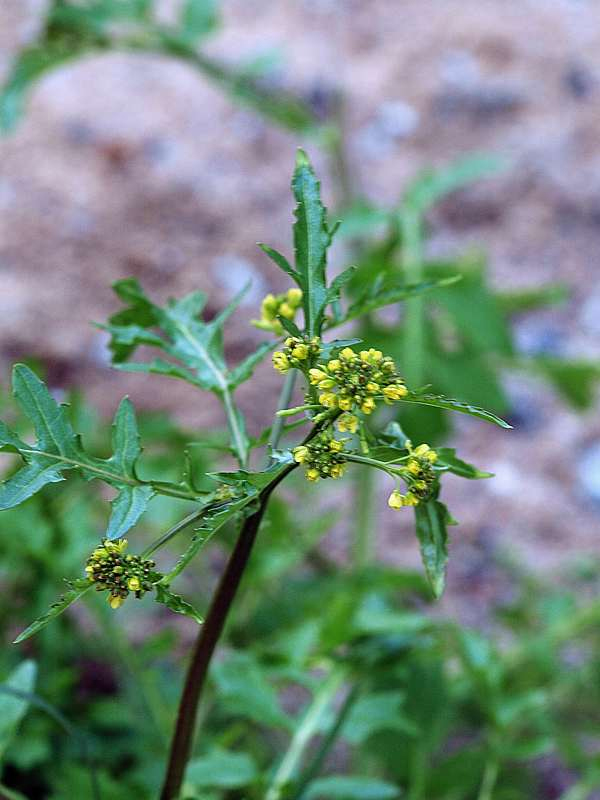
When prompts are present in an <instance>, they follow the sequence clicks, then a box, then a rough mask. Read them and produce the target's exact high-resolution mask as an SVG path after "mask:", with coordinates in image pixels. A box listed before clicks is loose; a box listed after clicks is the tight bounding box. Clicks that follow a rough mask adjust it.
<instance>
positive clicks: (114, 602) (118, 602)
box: [108, 594, 123, 609]
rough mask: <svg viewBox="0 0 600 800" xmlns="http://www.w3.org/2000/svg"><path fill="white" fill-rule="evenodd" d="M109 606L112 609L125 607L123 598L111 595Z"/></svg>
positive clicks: (109, 596)
mask: <svg viewBox="0 0 600 800" xmlns="http://www.w3.org/2000/svg"><path fill="white" fill-rule="evenodd" d="M108 605H109V606H110V607H111V608H112V609H117V608H120V607H121V606H122V605H123V598H122V597H121V596H120V595H114V594H109V595H108Z"/></svg>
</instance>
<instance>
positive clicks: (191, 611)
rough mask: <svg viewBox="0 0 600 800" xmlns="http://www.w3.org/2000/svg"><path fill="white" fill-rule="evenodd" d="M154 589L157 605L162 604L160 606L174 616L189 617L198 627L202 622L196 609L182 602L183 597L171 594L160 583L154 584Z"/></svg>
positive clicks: (185, 601)
mask: <svg viewBox="0 0 600 800" xmlns="http://www.w3.org/2000/svg"><path fill="white" fill-rule="evenodd" d="M155 589H156V602H157V603H162V605H164V606H166V607H167V608H168V609H170V610H171V611H174V612H175V613H176V614H183V615H184V616H186V617H190V619H193V620H194V622H197V623H198V624H199V625H201V624H202V623H203V622H204V619H203V618H202V617H201V616H200V614H199V613H198V612H197V611H196V609H195V608H194V607H193V606H192V605H191V604H190V603H188V602H187V600H184V599H183V597H181V596H180V595H178V594H175V592H172V591H171V590H170V589H167V588H166V587H165V586H162V585H161V584H160V583H157V584H156V586H155Z"/></svg>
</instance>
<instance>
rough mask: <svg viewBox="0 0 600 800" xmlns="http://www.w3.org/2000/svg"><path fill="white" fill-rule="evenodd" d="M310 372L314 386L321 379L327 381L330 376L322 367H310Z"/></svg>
mask: <svg viewBox="0 0 600 800" xmlns="http://www.w3.org/2000/svg"><path fill="white" fill-rule="evenodd" d="M308 374H309V376H310V382H311V383H312V384H313V386H314V385H315V384H317V383H319V381H325V380H327V378H328V377H329V376H328V375H327V373H326V372H323V370H321V369H309V370H308Z"/></svg>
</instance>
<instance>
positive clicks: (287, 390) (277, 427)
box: [270, 369, 298, 450]
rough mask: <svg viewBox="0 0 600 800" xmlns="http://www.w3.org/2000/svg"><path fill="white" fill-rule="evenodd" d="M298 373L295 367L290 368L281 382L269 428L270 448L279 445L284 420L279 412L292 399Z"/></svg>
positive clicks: (274, 448) (272, 448)
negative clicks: (273, 417)
mask: <svg viewBox="0 0 600 800" xmlns="http://www.w3.org/2000/svg"><path fill="white" fill-rule="evenodd" d="M297 376H298V373H297V372H296V370H295V369H293V370H290V372H288V374H287V375H286V376H285V381H284V382H283V386H282V388H281V394H280V395H279V402H278V404H277V412H276V414H275V421H274V422H273V427H272V429H271V441H270V446H271V450H276V449H277V447H278V445H279V440H280V439H281V436H282V434H283V427H284V421H283V416H284V414H282V413H281V412H282V411H284V409H286V408H287V407H288V406H289V404H290V401H291V399H292V395H293V394H294V387H295V386H296V378H297Z"/></svg>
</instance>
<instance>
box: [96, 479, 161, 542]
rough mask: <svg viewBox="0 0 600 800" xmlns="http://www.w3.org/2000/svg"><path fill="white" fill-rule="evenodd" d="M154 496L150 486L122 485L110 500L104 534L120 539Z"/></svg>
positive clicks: (110, 537) (108, 537)
mask: <svg viewBox="0 0 600 800" xmlns="http://www.w3.org/2000/svg"><path fill="white" fill-rule="evenodd" d="M153 497H154V490H153V489H152V487H151V486H123V487H122V488H121V489H120V490H119V493H118V495H117V496H116V497H115V499H114V500H112V501H111V507H112V512H111V515H110V519H109V521H108V527H107V529H106V533H105V536H106V538H107V539H120V538H121V537H122V536H124V535H125V534H126V533H127V531H128V530H129V529H130V528H133V526H134V525H135V524H136V522H137V521H138V520H139V518H140V517H141V516H142V514H143V513H144V511H145V510H146V509H147V508H148V503H149V502H150V500H152V498H153Z"/></svg>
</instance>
